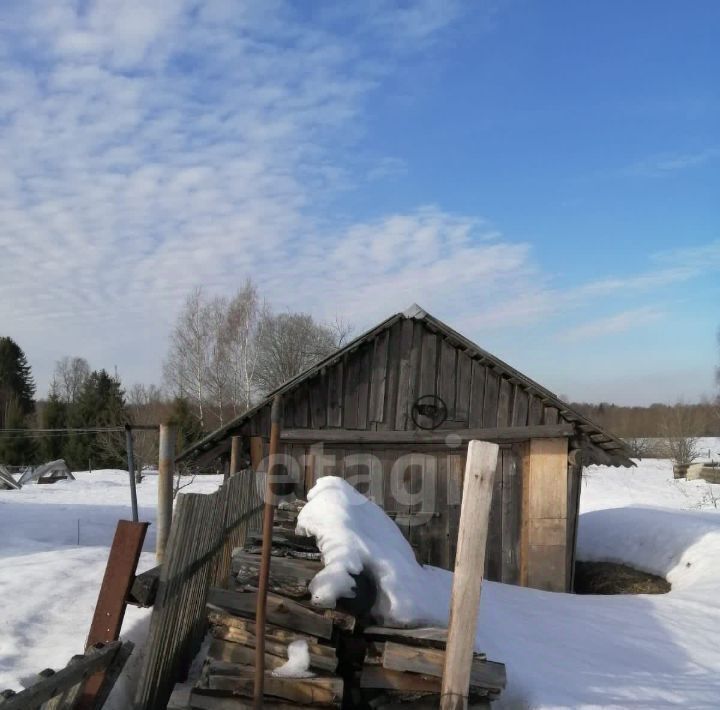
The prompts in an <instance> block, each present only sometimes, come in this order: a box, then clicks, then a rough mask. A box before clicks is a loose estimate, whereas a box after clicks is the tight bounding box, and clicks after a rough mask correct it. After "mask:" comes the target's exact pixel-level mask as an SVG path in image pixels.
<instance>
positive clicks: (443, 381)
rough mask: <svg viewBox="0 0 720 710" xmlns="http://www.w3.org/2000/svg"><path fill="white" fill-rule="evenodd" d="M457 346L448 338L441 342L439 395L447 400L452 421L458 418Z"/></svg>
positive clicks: (448, 412) (446, 404)
mask: <svg viewBox="0 0 720 710" xmlns="http://www.w3.org/2000/svg"><path fill="white" fill-rule="evenodd" d="M456 359H457V348H455V347H453V346H452V345H450V343H448V341H447V340H442V341H441V342H440V358H439V360H440V362H439V365H438V385H437V387H438V391H437V394H438V397H440V399H442V400H443V402H445V406H446V407H447V416H448V419H449V420H451V421H455V420H456V419H457V415H456V411H455V395H456V387H457V367H456Z"/></svg>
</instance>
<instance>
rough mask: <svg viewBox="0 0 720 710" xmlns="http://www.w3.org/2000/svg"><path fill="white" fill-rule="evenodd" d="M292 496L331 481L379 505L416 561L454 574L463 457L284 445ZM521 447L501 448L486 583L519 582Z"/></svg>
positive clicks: (452, 452)
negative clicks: (314, 450) (325, 479)
mask: <svg viewBox="0 0 720 710" xmlns="http://www.w3.org/2000/svg"><path fill="white" fill-rule="evenodd" d="M285 453H286V454H287V455H288V456H289V457H291V458H292V459H293V460H294V461H296V462H297V464H291V467H292V468H293V470H294V474H293V475H294V477H295V492H296V494H297V495H298V496H301V497H302V496H304V495H305V494H306V493H307V490H308V489H309V488H311V487H312V486H313V485H314V484H315V482H316V481H317V479H318V478H319V477H320V476H327V475H336V476H341V477H342V478H344V479H345V480H346V481H348V483H350V484H351V485H352V486H353V487H354V488H356V489H357V490H358V491H360V492H361V493H362V494H364V495H366V496H367V497H368V498H370V499H371V500H373V501H375V502H376V503H377V504H378V505H380V506H381V507H382V508H383V509H384V510H385V511H386V512H387V513H388V515H389V516H390V517H391V518H393V519H394V520H395V522H396V523H397V525H398V527H399V528H400V530H401V531H402V533H403V535H404V536H405V537H406V539H407V540H408V542H409V543H410V545H411V546H412V548H413V550H414V551H415V554H416V557H417V558H418V560H419V561H420V562H423V563H425V564H431V565H435V566H437V567H444V568H445V569H452V567H453V565H454V563H455V546H456V543H457V532H458V524H459V520H460V504H461V502H462V489H463V474H464V471H465V452H464V450H463V451H459V450H452V449H442V450H429V449H423V450H422V451H419V450H417V449H415V450H413V449H405V448H403V447H398V446H394V447H386V448H374V447H369V446H355V447H353V448H352V449H350V448H347V447H339V446H325V447H323V454H322V456H315V455H313V453H312V448H311V447H307V446H303V445H300V444H288V445H286V446H285ZM520 467H521V456H520V446H519V445H511V446H505V447H501V449H500V456H499V458H498V468H497V472H496V475H495V489H494V491H493V501H492V506H491V512H490V529H489V531H488V543H487V544H488V549H487V555H486V570H485V576H486V577H487V578H488V579H491V580H494V581H503V582H507V583H509V584H518V583H519V582H520V530H521V515H522V510H521V508H522V471H521V468H520Z"/></svg>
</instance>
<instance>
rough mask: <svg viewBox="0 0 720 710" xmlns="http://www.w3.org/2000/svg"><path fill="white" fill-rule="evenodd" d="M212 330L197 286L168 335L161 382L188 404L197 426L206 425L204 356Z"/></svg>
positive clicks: (200, 290)
mask: <svg viewBox="0 0 720 710" xmlns="http://www.w3.org/2000/svg"><path fill="white" fill-rule="evenodd" d="M213 337H214V336H213V333H212V328H211V323H210V319H209V318H208V306H207V303H206V301H205V297H204V294H203V291H202V289H201V288H199V287H198V288H195V289H193V291H192V292H191V293H190V295H189V296H188V297H187V300H186V301H185V305H184V307H183V310H182V311H181V313H180V315H179V316H178V319H177V323H176V324H175V328H174V329H173V331H172V333H171V335H170V351H169V352H168V355H167V358H166V359H165V362H164V364H163V371H164V376H165V381H166V383H167V384H168V386H169V387H170V389H171V390H172V391H173V392H174V393H175V394H176V395H177V396H179V397H184V398H186V399H187V400H188V401H189V402H191V403H192V405H193V407H194V409H195V413H196V416H197V418H198V421H199V423H200V427H201V429H203V430H205V425H206V411H205V410H206V404H207V397H208V391H207V381H208V359H209V352H210V347H211V343H212V341H213Z"/></svg>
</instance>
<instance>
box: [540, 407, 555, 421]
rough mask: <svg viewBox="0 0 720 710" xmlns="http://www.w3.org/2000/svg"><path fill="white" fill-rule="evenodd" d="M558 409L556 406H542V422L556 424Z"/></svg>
mask: <svg viewBox="0 0 720 710" xmlns="http://www.w3.org/2000/svg"><path fill="white" fill-rule="evenodd" d="M558 418H559V414H558V410H557V408H556V407H543V424H557V423H558Z"/></svg>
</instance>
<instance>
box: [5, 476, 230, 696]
mask: <svg viewBox="0 0 720 710" xmlns="http://www.w3.org/2000/svg"><path fill="white" fill-rule="evenodd" d="M75 476H76V477H77V480H76V481H60V482H58V483H55V484H53V485H26V486H24V487H23V488H22V489H21V490H19V491H5V490H0V564H1V567H0V690H2V689H4V688H13V689H15V690H18V689H20V688H21V687H22V686H23V681H24V680H25V679H26V678H32V677H33V676H34V675H36V674H37V673H38V671H40V670H42V669H43V668H60V667H62V666H64V665H65V664H66V663H67V662H68V660H69V659H70V656H72V655H73V654H75V653H82V652H83V647H84V642H85V637H86V636H87V633H88V630H89V628H90V621H91V620H92V615H93V611H94V609H95V603H96V601H97V595H98V591H99V589H100V583H101V581H102V577H103V573H104V571H105V564H106V563H107V557H108V551H109V548H110V544H111V543H112V538H113V535H114V534H115V527H116V525H117V521H118V520H119V519H125V520H130V519H131V518H132V512H131V509H130V487H129V484H128V474H127V471H93V472H92V473H88V472H80V473H76V474H75ZM221 480H222V476H203V477H202V478H200V477H198V478H196V479H195V481H194V482H193V484H192V485H191V486H189V487H187V488H185V489H183V492H189V491H192V492H195V493H207V492H211V491H213V490H215V489H216V488H217V486H218V483H219V482H220V481H221ZM137 491H138V507H139V517H140V520H145V521H149V522H151V523H154V522H155V511H156V502H157V477H156V476H155V475H152V474H151V475H148V476H146V477H145V479H144V480H143V482H142V483H141V484H139V485H138V487H137ZM154 549H155V531H154V525H151V526H150V528H149V530H148V534H147V537H146V539H145V546H144V552H143V554H142V556H141V558H140V563H139V570H140V571H143V570H146V569H149V568H151V567H154V566H155V555H154V552H153V551H154ZM148 618H149V611H148V610H145V609H137V608H135V607H129V608H128V611H127V614H126V617H125V623H124V626H123V637H125V638H127V639H129V640H132V641H135V642H139V643H140V644H141V643H142V641H143V640H144V635H145V633H146V631H147V622H148ZM139 658H140V653H138V652H137V651H136V652H135V653H133V658H132V667H131V668H129V670H130V671H132V670H134V667H135V666H136V665H137V663H138V660H139ZM133 676H134V674H133V673H132V672H130V673H129V674H128V677H126V678H124V679H123V681H124V682H123V683H120V684H118V687H117V688H116V690H115V691H114V693H113V698H112V700H114V703H113V707H115V708H117V709H118V710H120V708H127V707H130V702H129V701H128V697H127V696H128V693H129V691H130V689H129V688H127V685H128V684H131V683H132V680H133Z"/></svg>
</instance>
